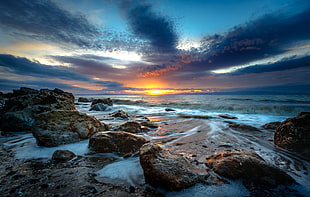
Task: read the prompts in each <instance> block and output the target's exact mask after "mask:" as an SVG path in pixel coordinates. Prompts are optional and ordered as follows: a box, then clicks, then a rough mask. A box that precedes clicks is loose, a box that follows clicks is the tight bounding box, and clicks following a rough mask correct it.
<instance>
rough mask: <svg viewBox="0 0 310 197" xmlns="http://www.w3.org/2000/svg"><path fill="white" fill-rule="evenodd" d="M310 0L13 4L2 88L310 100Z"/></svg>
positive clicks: (3, 24)
mask: <svg viewBox="0 0 310 197" xmlns="http://www.w3.org/2000/svg"><path fill="white" fill-rule="evenodd" d="M309 24H310V1H309V0H260V1H257V0H221V1H218V0H191V1H187V0H3V1H1V2H0V91H2V92H8V91H11V90H12V89H18V88H19V87H29V88H34V89H41V88H49V89H54V88H60V89H63V90H65V91H68V92H72V93H74V94H179V93H196V94H197V93H199V94H201V93H213V92H231V93H232V92H257V93H263V92H264V93H266V92H267V93H292V94H294V93H298V94H303V93H304V94H310V79H309V78H310V25H309Z"/></svg>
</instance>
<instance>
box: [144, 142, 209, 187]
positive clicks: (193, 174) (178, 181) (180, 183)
mask: <svg viewBox="0 0 310 197" xmlns="http://www.w3.org/2000/svg"><path fill="white" fill-rule="evenodd" d="M140 164H141V166H142V168H143V171H144V177H145V181H146V183H148V184H150V185H152V186H154V187H161V188H165V189H167V190H171V191H179V190H182V189H184V188H188V187H191V186H193V185H194V184H196V183H199V182H203V181H204V180H205V179H206V177H207V176H208V173H207V172H206V171H204V172H203V173H201V172H200V173H201V174H199V173H198V171H199V170H201V169H198V166H194V165H193V164H191V163H190V162H189V161H188V160H187V159H186V158H184V157H183V156H181V155H179V154H172V153H170V152H169V151H168V150H164V149H162V148H161V147H159V146H158V145H155V144H145V145H143V146H142V147H141V149H140Z"/></svg>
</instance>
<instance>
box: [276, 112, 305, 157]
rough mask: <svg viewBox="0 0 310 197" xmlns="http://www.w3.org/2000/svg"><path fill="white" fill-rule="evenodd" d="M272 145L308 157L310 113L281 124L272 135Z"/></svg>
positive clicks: (301, 114)
mask: <svg viewBox="0 0 310 197" xmlns="http://www.w3.org/2000/svg"><path fill="white" fill-rule="evenodd" d="M274 143H275V144H276V145H278V146H280V147H282V148H286V149H291V150H295V151H297V152H300V153H301V154H304V155H306V156H309V157H310V112H303V113H300V114H299V115H298V116H296V117H295V118H288V119H286V120H285V121H284V122H282V123H281V125H280V126H279V127H278V128H277V130H276V132H275V134H274Z"/></svg>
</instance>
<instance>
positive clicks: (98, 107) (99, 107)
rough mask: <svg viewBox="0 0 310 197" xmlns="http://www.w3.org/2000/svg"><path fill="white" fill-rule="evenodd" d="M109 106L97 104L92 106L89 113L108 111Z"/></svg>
mask: <svg viewBox="0 0 310 197" xmlns="http://www.w3.org/2000/svg"><path fill="white" fill-rule="evenodd" d="M110 109H111V108H110V106H109V105H106V104H103V103H97V104H95V105H93V106H92V107H91V108H90V109H89V111H107V110H110Z"/></svg>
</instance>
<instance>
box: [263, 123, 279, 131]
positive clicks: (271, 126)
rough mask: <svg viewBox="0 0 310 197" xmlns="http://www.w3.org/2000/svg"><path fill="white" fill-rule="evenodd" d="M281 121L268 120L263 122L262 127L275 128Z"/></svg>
mask: <svg viewBox="0 0 310 197" xmlns="http://www.w3.org/2000/svg"><path fill="white" fill-rule="evenodd" d="M280 124H281V122H269V123H267V124H264V125H263V127H264V128H265V129H274V130H275V129H277V128H278V127H279V126H280Z"/></svg>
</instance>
